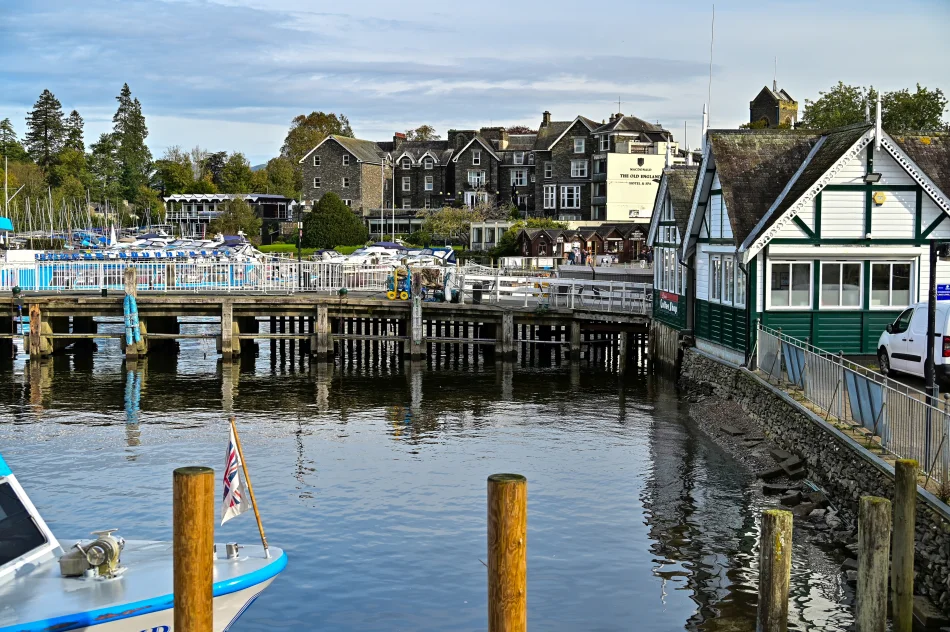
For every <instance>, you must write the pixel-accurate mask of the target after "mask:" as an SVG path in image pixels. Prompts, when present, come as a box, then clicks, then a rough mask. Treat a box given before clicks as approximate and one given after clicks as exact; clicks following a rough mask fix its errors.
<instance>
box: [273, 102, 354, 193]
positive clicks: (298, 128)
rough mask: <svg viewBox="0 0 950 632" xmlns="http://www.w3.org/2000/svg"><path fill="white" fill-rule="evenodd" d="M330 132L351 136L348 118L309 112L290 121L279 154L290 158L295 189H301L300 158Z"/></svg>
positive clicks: (351, 131) (351, 129) (340, 115)
mask: <svg viewBox="0 0 950 632" xmlns="http://www.w3.org/2000/svg"><path fill="white" fill-rule="evenodd" d="M330 134H336V135H337V136H353V128H351V127H350V121H349V119H347V118H346V117H345V116H344V115H342V114H339V115H338V114H334V113H332V112H331V113H327V112H311V113H310V114H307V115H304V114H301V115H300V116H295V117H294V118H293V120H292V121H291V122H290V130H288V131H287V136H286V138H284V145H283V146H282V147H281V148H280V155H281V156H284V157H285V158H288V159H290V161H291V164H292V165H293V168H294V174H295V178H296V182H295V186H294V188H295V189H296V190H297V191H300V190H302V189H303V170H302V169H301V167H300V159H301V158H303V157H304V155H305V154H306V153H307V152H308V151H310V150H311V149H313V148H314V147H316V146H317V145H319V144H320V143H321V141H323V139H324V138H326V137H327V136H329V135H330Z"/></svg>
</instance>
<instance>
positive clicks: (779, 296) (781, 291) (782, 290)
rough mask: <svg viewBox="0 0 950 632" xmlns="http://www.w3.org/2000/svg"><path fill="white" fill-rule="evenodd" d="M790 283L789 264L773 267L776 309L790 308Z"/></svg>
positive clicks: (773, 292) (773, 301)
mask: <svg viewBox="0 0 950 632" xmlns="http://www.w3.org/2000/svg"><path fill="white" fill-rule="evenodd" d="M788 281H789V279H788V264H787V263H779V264H774V265H773V266H772V296H771V300H772V305H774V306H776V307H788V295H789V282H788Z"/></svg>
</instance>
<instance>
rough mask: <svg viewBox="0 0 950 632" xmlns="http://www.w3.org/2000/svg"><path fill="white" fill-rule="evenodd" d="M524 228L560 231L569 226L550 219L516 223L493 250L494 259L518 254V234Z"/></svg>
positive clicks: (538, 218) (540, 218)
mask: <svg viewBox="0 0 950 632" xmlns="http://www.w3.org/2000/svg"><path fill="white" fill-rule="evenodd" d="M524 228H544V229H551V230H558V229H563V228H567V224H565V223H563V222H557V221H555V220H553V219H551V218H549V217H531V218H528V219H527V220H524V221H520V222H515V223H514V224H513V225H512V226H511V227H510V228H509V229H508V230H506V231H505V233H504V234H503V235H502V236H501V237H500V238H499V239H498V244H497V245H496V246H495V248H494V249H493V250H492V256H494V257H510V256H513V255H517V254H518V233H520V232H521V230H522V229H524Z"/></svg>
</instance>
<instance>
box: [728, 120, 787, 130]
mask: <svg viewBox="0 0 950 632" xmlns="http://www.w3.org/2000/svg"><path fill="white" fill-rule="evenodd" d="M791 127H792V126H791V125H789V124H788V123H785V122H782V123H779V124H778V125H777V126H776V127H773V128H771V129H791ZM739 129H769V122H768V121H767V120H765V119H760V120H758V121H750V122H749V123H743V124H742V125H740V126H739Z"/></svg>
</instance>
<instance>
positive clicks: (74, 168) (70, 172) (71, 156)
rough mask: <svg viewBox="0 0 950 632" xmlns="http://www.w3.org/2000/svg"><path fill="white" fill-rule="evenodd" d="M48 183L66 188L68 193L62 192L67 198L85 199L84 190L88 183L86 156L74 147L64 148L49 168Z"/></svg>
mask: <svg viewBox="0 0 950 632" xmlns="http://www.w3.org/2000/svg"><path fill="white" fill-rule="evenodd" d="M49 182H50V185H51V186H54V187H60V188H68V189H69V191H68V192H67V191H64V192H63V195H64V196H65V197H67V198H71V197H77V198H84V197H86V193H85V191H84V189H85V187H86V185H87V184H88V182H89V171H88V167H87V163H86V154H85V153H84V152H83V151H82V150H80V149H76V148H75V147H69V146H66V147H64V148H63V150H62V151H61V152H59V155H58V156H57V157H56V164H54V165H53V166H52V167H51V168H50V173H49ZM67 184H68V187H67Z"/></svg>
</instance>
